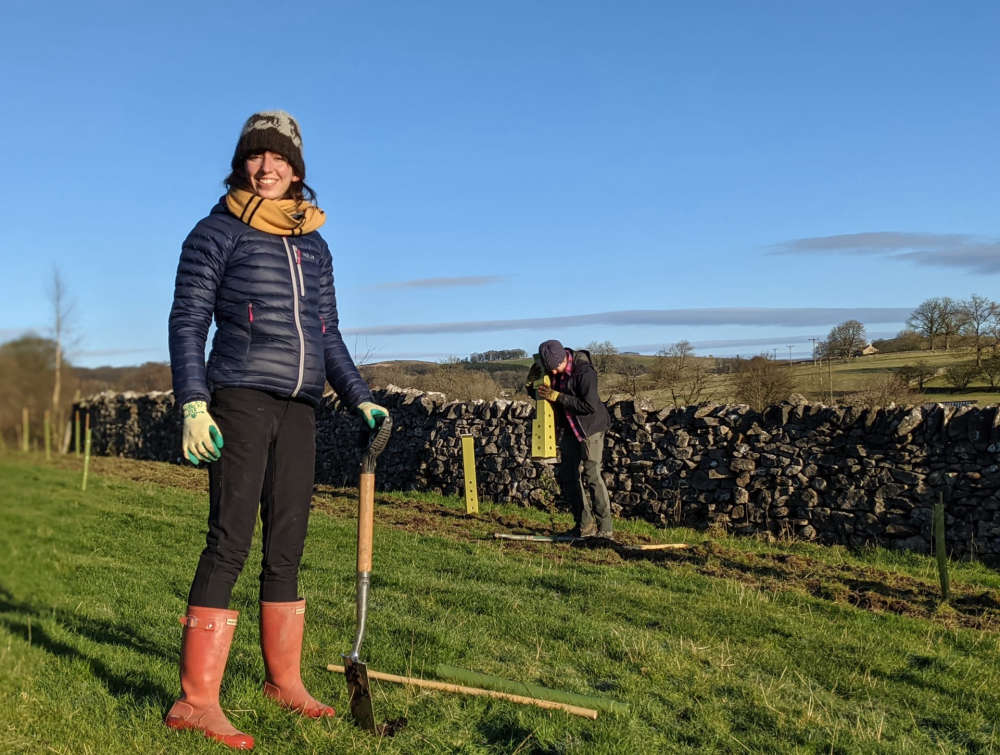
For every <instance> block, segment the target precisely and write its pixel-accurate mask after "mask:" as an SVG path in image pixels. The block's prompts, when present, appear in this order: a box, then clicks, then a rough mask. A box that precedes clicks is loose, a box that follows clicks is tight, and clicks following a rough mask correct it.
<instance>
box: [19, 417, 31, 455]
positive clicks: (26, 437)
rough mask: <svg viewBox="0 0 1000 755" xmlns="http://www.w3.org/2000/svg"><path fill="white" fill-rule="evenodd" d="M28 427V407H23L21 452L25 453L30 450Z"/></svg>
mask: <svg viewBox="0 0 1000 755" xmlns="http://www.w3.org/2000/svg"><path fill="white" fill-rule="evenodd" d="M29 430H30V427H29V425H28V407H26V406H25V407H23V408H22V409H21V450H22V451H24V452H25V453H27V452H28V449H30V448H31V440H30V438H29V434H28V431H29Z"/></svg>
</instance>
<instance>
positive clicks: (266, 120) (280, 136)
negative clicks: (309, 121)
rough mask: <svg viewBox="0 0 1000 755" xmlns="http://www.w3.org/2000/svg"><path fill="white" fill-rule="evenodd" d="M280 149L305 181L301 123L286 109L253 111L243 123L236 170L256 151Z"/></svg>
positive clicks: (280, 153) (281, 153) (235, 156)
mask: <svg viewBox="0 0 1000 755" xmlns="http://www.w3.org/2000/svg"><path fill="white" fill-rule="evenodd" d="M265 151H267V152H277V153H278V154H279V155H281V156H282V157H284V158H285V159H286V160H288V162H289V164H290V165H291V166H292V170H294V171H295V175H297V176H298V177H299V178H300V179H302V180H303V181H304V180H305V178H306V163H305V160H303V159H302V132H301V131H299V124H298V123H297V122H296V121H295V119H294V118H293V117H292V116H290V115H289V114H288V113H286V112H285V111H284V110H265V111H263V112H260V113H254V114H253V115H251V116H250V117H249V118H247V122H246V123H244V124H243V130H242V131H241V132H240V140H239V142H237V143H236V151H235V152H234V153H233V170H241V169H242V164H243V161H244V160H246V159H247V157H248V156H249V155H252V154H254V153H255V152H265Z"/></svg>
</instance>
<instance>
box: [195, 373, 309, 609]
mask: <svg viewBox="0 0 1000 755" xmlns="http://www.w3.org/2000/svg"><path fill="white" fill-rule="evenodd" d="M208 411H209V413H210V414H211V415H212V418H213V419H214V420H215V423H216V424H217V425H218V426H219V430H220V431H221V432H222V439H223V443H224V445H223V448H222V456H221V458H220V459H219V460H218V461H216V462H212V463H211V464H209V465H208V488H209V509H208V536H207V537H206V542H205V550H203V551H202V553H201V558H200V559H199V561H198V569H197V570H196V571H195V575H194V582H193V584H192V585H191V593H190V595H189V596H188V604H189V605H193V606H207V607H210V608H227V607H228V606H229V598H230V595H231V593H232V591H233V585H235V584H236V578H237V577H238V576H239V575H240V571H242V569H243V564H244V562H245V561H246V558H247V554H249V553H250V544H251V541H252V540H253V531H254V526H255V525H256V523H257V509H258V506H259V507H260V521H261V531H262V534H263V548H262V550H263V563H262V566H261V572H260V599H261V600H264V601H273V602H288V601H294V600H298V597H299V596H298V576H299V562H300V561H301V559H302V547H303V545H304V543H305V538H306V527H307V525H308V522H309V502H310V500H311V498H312V488H313V476H314V474H315V458H316V411H315V409H313V407H312V406H311V405H309V404H307V403H305V402H302V401H297V400H293V399H281V398H276V397H275V396H272V395H271V394H269V393H265V392H264V391H256V390H251V389H248V388H220V389H219V390H218V391H216V392H215V394H214V395H213V396H212V402H211V404H210V405H209V409H208Z"/></svg>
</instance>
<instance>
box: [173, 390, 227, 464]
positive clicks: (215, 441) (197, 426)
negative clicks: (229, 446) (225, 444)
mask: <svg viewBox="0 0 1000 755" xmlns="http://www.w3.org/2000/svg"><path fill="white" fill-rule="evenodd" d="M182 411H183V413H184V440H183V441H182V446H181V448H182V449H183V451H184V456H185V457H186V458H187V460H188V461H190V462H191V463H192V464H194V465H195V466H197V464H198V462H199V461H204V462H210V461H218V460H219V457H220V456H221V455H222V433H221V432H219V428H218V427H217V426H216V424H215V420H213V419H212V415H211V414H209V413H208V405H207V404H206V403H205V402H204V401H188V402H187V403H186V404H184V406H183V407H182Z"/></svg>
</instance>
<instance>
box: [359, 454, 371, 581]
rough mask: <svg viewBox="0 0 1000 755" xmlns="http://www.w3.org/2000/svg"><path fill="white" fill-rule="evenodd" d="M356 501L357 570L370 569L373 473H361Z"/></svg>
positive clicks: (368, 570)
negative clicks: (357, 500)
mask: <svg viewBox="0 0 1000 755" xmlns="http://www.w3.org/2000/svg"><path fill="white" fill-rule="evenodd" d="M359 487H360V496H359V498H360V500H359V502H358V571H359V572H370V571H371V570H372V528H373V526H374V525H373V520H374V518H375V475H374V473H372V474H368V473H366V472H362V473H361V484H360V486H359Z"/></svg>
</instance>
